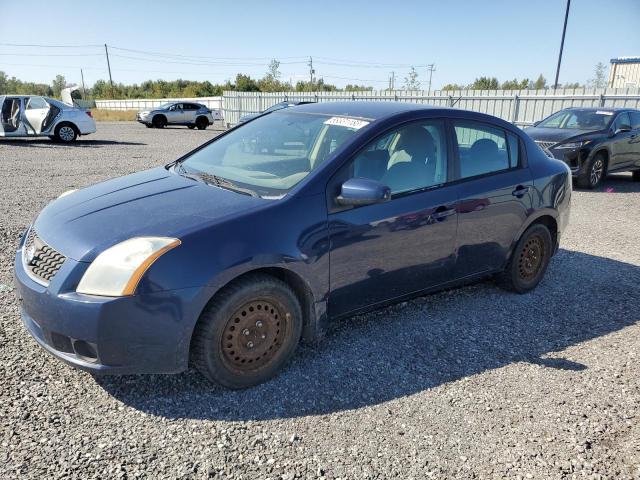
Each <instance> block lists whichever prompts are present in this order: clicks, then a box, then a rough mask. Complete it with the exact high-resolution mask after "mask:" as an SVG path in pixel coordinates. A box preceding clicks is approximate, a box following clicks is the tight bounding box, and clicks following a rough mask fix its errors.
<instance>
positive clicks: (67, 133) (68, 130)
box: [55, 124, 78, 143]
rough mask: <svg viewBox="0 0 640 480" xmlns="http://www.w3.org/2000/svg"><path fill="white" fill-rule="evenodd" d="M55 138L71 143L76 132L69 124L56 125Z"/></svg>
mask: <svg viewBox="0 0 640 480" xmlns="http://www.w3.org/2000/svg"><path fill="white" fill-rule="evenodd" d="M55 134H56V135H55V138H56V140H59V141H61V142H64V143H71V142H73V141H75V139H76V138H78V132H77V131H76V129H75V128H73V126H71V125H69V124H62V125H58V126H57V127H56V130H55Z"/></svg>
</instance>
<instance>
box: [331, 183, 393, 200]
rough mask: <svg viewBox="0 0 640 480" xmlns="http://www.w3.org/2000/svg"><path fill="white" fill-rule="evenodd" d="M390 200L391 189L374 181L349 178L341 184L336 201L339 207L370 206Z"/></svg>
mask: <svg viewBox="0 0 640 480" xmlns="http://www.w3.org/2000/svg"><path fill="white" fill-rule="evenodd" d="M390 198H391V189H390V188H389V187H387V186H386V185H383V184H382V183H380V182H377V181H376V180H370V179H368V178H351V179H349V180H347V181H346V182H344V183H343V184H342V187H341V188H340V195H338V197H337V198H336V201H337V202H338V204H340V205H352V206H356V205H372V204H374V203H382V202H386V201H387V200H389V199H390Z"/></svg>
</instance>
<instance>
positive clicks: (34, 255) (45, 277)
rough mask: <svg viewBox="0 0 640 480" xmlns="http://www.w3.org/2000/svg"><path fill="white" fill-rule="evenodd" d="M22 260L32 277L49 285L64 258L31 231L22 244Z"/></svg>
mask: <svg viewBox="0 0 640 480" xmlns="http://www.w3.org/2000/svg"><path fill="white" fill-rule="evenodd" d="M23 260H24V265H25V268H26V269H27V270H28V271H29V272H30V273H31V274H32V275H33V276H34V277H36V278H37V279H39V280H41V281H43V282H45V283H49V281H50V280H51V279H52V278H53V277H54V276H55V274H56V273H58V270H60V267H62V264H63V263H64V261H65V260H66V257H65V256H64V255H62V254H61V253H58V252H56V251H55V250H54V249H53V248H51V247H50V246H49V245H47V244H46V243H44V242H43V241H42V240H41V239H40V238H39V237H38V235H37V233H36V231H35V230H34V229H31V230H30V231H29V236H28V237H27V241H26V242H25V244H24V249H23Z"/></svg>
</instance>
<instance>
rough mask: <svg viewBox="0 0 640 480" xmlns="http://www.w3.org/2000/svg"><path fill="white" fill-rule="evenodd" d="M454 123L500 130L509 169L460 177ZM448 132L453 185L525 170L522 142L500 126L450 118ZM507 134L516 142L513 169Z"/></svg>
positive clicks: (458, 153)
mask: <svg viewBox="0 0 640 480" xmlns="http://www.w3.org/2000/svg"><path fill="white" fill-rule="evenodd" d="M456 122H470V123H477V124H480V125H481V126H482V125H484V126H487V127H489V128H492V129H494V130H500V131H501V132H502V133H503V134H504V141H505V146H506V149H507V155H508V161H509V167H508V168H503V169H501V170H494V171H491V172H485V173H482V174H479V175H473V176H470V177H462V170H461V167H460V149H459V148H458V137H457V135H456V131H455V127H456ZM449 123H450V130H451V141H452V142H453V149H454V157H453V162H454V163H455V167H456V178H454V179H452V180H451V181H452V182H454V183H462V182H466V181H468V180H475V179H478V178H484V177H489V176H492V175H497V174H501V173H505V172H509V171H512V170H518V169H521V168H525V167H526V165H527V162H526V156H525V152H524V150H525V149H524V148H523V142H522V139H521V138H520V136H519V135H517V134H515V133H513V132H511V131H510V130H507V129H505V128H502V127H500V126H497V125H493V124H491V123H488V122H483V121H482V120H475V119H471V118H466V117H459V118H451V119H450V122H449ZM507 134H512V135H514V136H515V137H516V139H517V140H518V164H517V165H516V166H514V167H512V166H511V152H510V146H509V139H508V137H507Z"/></svg>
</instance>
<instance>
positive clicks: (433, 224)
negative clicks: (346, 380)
mask: <svg viewBox="0 0 640 480" xmlns="http://www.w3.org/2000/svg"><path fill="white" fill-rule="evenodd" d="M446 138H447V136H446V130H445V124H444V122H443V121H441V120H425V121H418V122H414V123H409V124H404V125H403V126H401V127H398V128H396V129H393V130H392V131H390V132H389V133H387V134H385V135H383V136H382V137H380V138H378V139H377V140H375V141H374V142H373V143H371V144H370V145H369V146H368V147H366V148H365V149H364V150H363V151H362V152H361V153H359V154H358V155H356V156H355V158H354V159H352V160H351V161H349V162H348V163H347V165H345V167H343V168H342V169H341V170H340V172H339V173H338V174H337V175H336V177H335V178H334V179H333V180H332V182H330V184H329V188H328V192H327V193H328V195H329V199H328V200H329V208H330V213H329V236H330V241H331V251H330V264H331V266H330V288H331V293H330V297H329V313H330V315H331V316H337V315H342V314H346V313H349V312H353V311H355V310H358V309H362V308H366V307H369V306H372V305H374V304H376V303H380V302H384V301H387V300H392V299H396V298H398V297H401V296H403V295H406V294H411V293H414V292H418V291H421V290H424V289H427V288H429V287H433V286H435V285H439V284H442V283H445V282H447V281H449V280H451V279H452V275H453V268H454V264H455V255H454V253H455V252H454V248H455V239H456V227H457V221H458V218H457V214H456V203H457V195H458V194H457V188H456V187H454V186H451V185H448V184H447V182H448V178H449V171H448V165H449V162H448V157H449V148H448V146H447V141H446ZM353 177H360V178H370V179H373V180H377V181H379V182H381V183H383V184H385V185H387V186H389V187H390V188H391V192H392V196H391V199H390V200H389V201H387V202H385V203H380V204H375V205H367V206H360V207H351V208H345V207H343V208H340V207H339V206H337V205H336V204H335V203H334V202H332V200H333V199H334V198H335V197H336V196H337V194H338V192H339V187H340V185H342V183H343V182H344V181H346V180H347V179H349V178H353Z"/></svg>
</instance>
